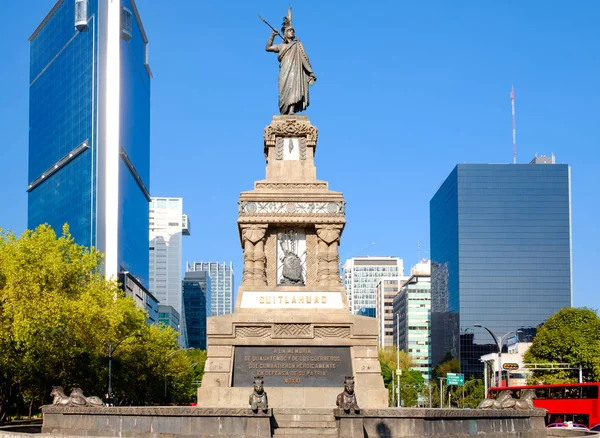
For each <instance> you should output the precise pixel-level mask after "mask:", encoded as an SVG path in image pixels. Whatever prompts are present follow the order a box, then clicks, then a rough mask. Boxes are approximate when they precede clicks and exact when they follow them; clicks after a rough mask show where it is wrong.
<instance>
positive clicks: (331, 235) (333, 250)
mask: <svg viewBox="0 0 600 438" xmlns="http://www.w3.org/2000/svg"><path fill="white" fill-rule="evenodd" d="M316 231H317V236H318V237H319V243H318V256H317V258H318V261H319V267H318V271H317V277H318V280H319V284H320V285H321V286H341V284H342V283H341V280H340V271H339V254H338V246H339V241H340V234H341V232H342V226H341V225H317V226H316Z"/></svg>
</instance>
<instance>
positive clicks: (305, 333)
mask: <svg viewBox="0 0 600 438" xmlns="http://www.w3.org/2000/svg"><path fill="white" fill-rule="evenodd" d="M312 337H313V332H312V325H311V324H275V325H274V326H273V338H312Z"/></svg>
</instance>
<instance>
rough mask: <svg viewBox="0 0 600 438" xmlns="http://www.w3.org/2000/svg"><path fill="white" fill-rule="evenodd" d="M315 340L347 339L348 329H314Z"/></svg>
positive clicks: (348, 335)
mask: <svg viewBox="0 0 600 438" xmlns="http://www.w3.org/2000/svg"><path fill="white" fill-rule="evenodd" d="M314 332H315V338H349V337H350V327H315V328H314Z"/></svg>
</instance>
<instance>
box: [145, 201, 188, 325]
mask: <svg viewBox="0 0 600 438" xmlns="http://www.w3.org/2000/svg"><path fill="white" fill-rule="evenodd" d="M189 235H190V227H189V221H188V219H187V216H185V215H184V214H183V199H181V198H154V197H153V198H152V201H151V202H150V292H152V294H153V295H154V296H155V297H156V298H158V300H159V301H160V303H161V304H165V305H168V306H173V307H174V308H175V310H177V312H179V314H180V315H182V314H183V312H182V309H181V293H182V292H181V268H182V261H181V251H182V236H189Z"/></svg>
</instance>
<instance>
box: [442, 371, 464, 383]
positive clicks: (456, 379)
mask: <svg viewBox="0 0 600 438" xmlns="http://www.w3.org/2000/svg"><path fill="white" fill-rule="evenodd" d="M446 385H454V386H464V385H465V375H464V374H459V373H447V374H446Z"/></svg>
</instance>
